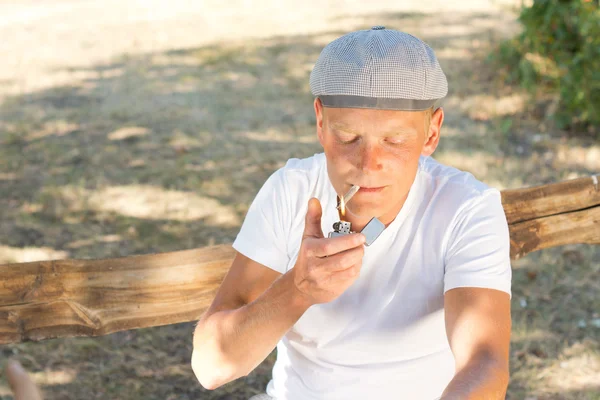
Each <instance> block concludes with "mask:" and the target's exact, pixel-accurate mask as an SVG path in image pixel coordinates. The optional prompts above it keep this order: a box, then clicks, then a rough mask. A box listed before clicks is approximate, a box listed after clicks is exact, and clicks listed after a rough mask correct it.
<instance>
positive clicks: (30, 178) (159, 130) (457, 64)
mask: <svg viewBox="0 0 600 400" xmlns="http://www.w3.org/2000/svg"><path fill="white" fill-rule="evenodd" d="M298 3H299V4H298V5H294V6H287V4H289V3H288V2H286V7H285V8H284V7H282V6H280V4H281V2H276V1H272V2H263V3H262V4H263V6H262V7H261V8H260V9H259V8H258V7H256V6H255V5H253V2H251V1H234V2H227V3H226V4H227V7H225V6H223V5H222V4H225V3H223V2H217V1H202V2H201V1H170V2H168V3H167V2H162V1H160V2H159V1H151V2H149V1H145V2H134V1H129V2H122V1H116V0H111V1H105V2H93V1H52V2H50V1H41V2H40V1H22V2H19V3H18V4H16V5H15V4H13V2H7V1H0V15H2V18H0V37H2V40H1V41H0V54H3V55H8V56H7V57H5V58H4V59H3V62H2V63H0V193H1V196H0V209H1V210H2V212H1V213H0V263H3V262H24V261H31V260H38V259H51V258H103V257H114V256H124V255H130V254H143V253H151V252H162V251H171V250H178V249H186V248H192V247H199V246H205V245H208V244H215V243H227V242H231V241H232V240H233V238H234V237H235V235H236V233H237V230H238V228H239V225H240V223H241V221H242V220H243V217H244V215H245V212H246V210H247V207H248V205H249V203H250V201H251V200H252V198H253V197H254V194H255V193H256V191H257V190H258V189H259V187H260V185H261V184H262V183H263V182H264V180H265V179H266V178H267V177H268V175H269V174H270V173H271V172H272V171H273V170H274V169H275V168H277V167H278V166H280V165H282V163H283V162H285V160H287V159H288V158H290V157H304V156H308V155H311V154H313V153H315V152H319V151H320V149H319V146H318V142H317V140H316V137H315V135H314V128H313V124H314V116H313V112H312V107H311V100H312V99H311V95H310V93H309V90H308V74H309V73H310V69H311V66H312V63H314V61H315V60H316V58H317V56H318V54H319V52H320V50H321V48H322V47H323V45H325V44H326V43H327V42H329V41H330V40H332V39H333V38H335V37H337V36H339V35H341V34H343V33H344V32H347V31H350V30H354V29H363V28H368V27H370V26H372V25H386V26H388V27H392V28H397V29H402V30H406V31H409V32H411V33H413V34H415V35H417V36H420V37H422V38H423V39H424V40H426V41H427V42H428V43H429V44H430V45H431V46H432V47H433V48H434V49H435V51H436V53H437V54H438V57H439V58H440V62H441V63H442V66H443V68H444V70H445V72H446V74H447V75H448V79H449V83H450V95H449V97H448V98H447V100H446V102H445V109H446V115H447V117H446V121H445V126H444V130H443V136H444V137H443V139H442V142H441V144H440V148H439V149H438V151H437V152H436V158H438V159H439V160H441V161H442V162H445V163H448V164H451V165H454V166H456V167H458V168H461V169H464V170H468V171H471V172H472V173H474V174H475V175H476V176H477V177H478V178H479V179H481V180H483V181H485V182H487V183H489V184H491V185H494V186H496V187H499V188H510V187H520V186H523V185H533V184H540V183H547V182H554V181H559V180H563V179H567V178H572V177H576V176H582V175H586V174H591V173H597V172H598V171H600V146H598V145H597V144H596V143H593V142H590V141H585V140H578V139H573V138H569V137H567V136H565V135H564V134H563V133H562V132H557V131H554V130H552V129H551V127H550V126H549V125H548V124H546V123H544V122H541V123H540V122H539V121H538V120H534V119H532V117H535V116H536V115H537V114H536V113H537V112H538V111H537V108H536V107H535V106H534V105H532V104H531V103H530V102H528V101H527V99H526V97H525V96H524V94H523V93H522V92H521V91H519V90H517V89H516V88H513V87H509V86H505V85H504V84H503V83H502V80H501V79H500V78H501V73H500V72H499V71H495V70H493V69H492V68H491V67H490V66H488V65H486V64H485V63H483V61H482V60H483V59H484V58H485V56H486V55H487V54H488V52H489V50H490V48H491V46H492V45H494V44H496V43H497V42H498V40H499V39H500V38H502V37H506V36H507V35H510V34H511V32H514V30H515V29H516V27H517V26H516V23H515V18H514V15H513V14H511V13H509V12H507V11H506V5H507V4H511V3H515V2H509V1H503V2H497V1H493V2H492V1H475V0H472V1H465V2H461V3H460V5H455V4H451V5H450V3H448V2H441V1H436V2H427V3H423V2H417V1H405V2H397V1H380V2H364V1H354V2H341V1H335V2H328V3H326V5H324V4H323V3H324V2H317V1H313V0H310V1H304V2H298ZM400 3H401V4H402V6H401V7H400V6H398V4H400ZM167 4H168V5H167ZM142 5H145V6H142ZM424 7H426V8H424ZM537 116H538V117H539V115H537ZM514 266H515V272H514V288H513V332H514V334H513V344H512V350H511V369H512V371H513V374H512V376H513V380H512V382H511V387H510V393H509V398H511V399H524V398H529V399H534V398H535V399H539V400H542V399H569V400H570V399H597V398H598V397H597V395H596V394H597V393H598V392H599V391H600V388H599V387H598V384H597V382H598V381H600V356H599V354H600V348H599V345H598V340H599V339H600V328H598V327H597V326H596V325H600V319H599V318H600V315H598V310H600V303H599V302H600V288H598V286H597V283H596V281H597V279H594V277H597V276H598V273H599V272H600V269H599V268H600V267H599V266H600V251H599V250H598V249H596V248H592V247H590V246H570V247H568V248H561V249H552V250H548V251H543V252H539V253H536V254H532V255H531V256H528V257H526V258H525V259H523V260H520V261H519V262H517V263H515V264H514ZM191 332H192V325H191V324H182V325H178V326H168V327H161V328H153V329H145V330H138V331H131V332H124V333H118V334H114V335H110V336H107V337H102V338H96V339H93V338H81V339H64V340H51V341H47V342H43V343H29V344H23V345H16V346H6V347H3V348H2V349H1V350H2V354H3V355H4V356H10V355H15V356H17V357H18V358H20V359H21V360H22V361H23V362H24V364H25V366H26V367H27V369H28V370H30V371H32V372H33V374H34V377H35V378H36V380H37V381H38V382H39V383H40V385H41V386H42V387H43V389H44V391H45V393H46V395H47V398H48V399H51V400H52V399H92V398H96V399H136V400H137V399H150V400H155V399H156V400H158V399H161V400H163V399H246V398H247V397H249V395H250V394H254V393H258V392H259V391H261V390H263V389H264V385H265V384H266V381H267V380H268V374H269V368H270V365H271V364H270V363H271V362H272V357H271V358H270V359H269V360H267V361H266V362H264V363H263V364H261V366H260V367H259V368H258V369H257V371H255V372H254V373H252V374H251V375H250V376H248V377H246V378H243V379H240V380H238V381H236V382H233V383H231V384H229V385H226V386H225V387H223V388H220V389H219V390H216V391H212V392H208V391H204V390H203V389H202V388H201V387H200V386H199V385H198V384H197V383H196V381H195V380H194V378H193V375H192V372H191V369H190V368H189V358H190V354H191ZM595 396H596V397H595ZM8 398H10V397H9V396H8V388H7V387H6V385H5V383H4V381H0V399H2V400H3V399H8Z"/></svg>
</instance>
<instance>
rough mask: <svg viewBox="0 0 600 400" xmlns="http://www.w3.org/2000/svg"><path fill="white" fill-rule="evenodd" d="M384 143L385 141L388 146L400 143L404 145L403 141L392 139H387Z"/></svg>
mask: <svg viewBox="0 0 600 400" xmlns="http://www.w3.org/2000/svg"><path fill="white" fill-rule="evenodd" d="M385 141H386V143H389V144H402V143H404V139H400V138H393V139H391V138H387V139H385Z"/></svg>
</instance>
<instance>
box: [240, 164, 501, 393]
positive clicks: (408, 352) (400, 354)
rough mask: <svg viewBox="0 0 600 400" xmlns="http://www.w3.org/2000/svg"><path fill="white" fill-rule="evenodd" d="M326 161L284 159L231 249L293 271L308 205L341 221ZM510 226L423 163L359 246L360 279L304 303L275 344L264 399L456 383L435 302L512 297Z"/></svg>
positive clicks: (496, 197)
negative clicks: (456, 293) (463, 291)
mask: <svg viewBox="0 0 600 400" xmlns="http://www.w3.org/2000/svg"><path fill="white" fill-rule="evenodd" d="M336 196H337V195H336V192H335V190H334V189H333V186H332V185H331V182H330V180H329V177H328V175H327V164H326V160H325V155H324V154H322V153H321V154H315V155H314V156H313V157H309V158H306V159H301V160H300V159H291V160H289V161H288V162H287V164H286V165H285V166H284V167H283V168H281V169H279V170H278V171H276V172H275V173H273V175H271V177H270V178H269V179H268V180H267V181H266V183H265V184H264V186H263V187H262V188H261V190H260V191H259V193H258V195H257V196H256V198H255V199H254V201H253V202H252V204H251V206H250V209H249V210H248V214H247V216H246V218H245V220H244V223H243V225H242V228H241V231H240V233H239V234H238V236H237V238H236V240H235V242H234V243H233V247H234V248H235V249H236V250H237V251H239V252H240V253H242V254H244V255H245V256H247V257H249V258H251V259H252V260H254V261H256V262H258V263H261V264H263V265H265V266H267V267H269V268H271V269H273V270H275V271H278V272H280V273H282V274H284V273H285V272H287V271H289V270H290V268H293V266H294V264H295V262H296V259H297V256H298V251H299V248H300V243H301V240H302V233H303V231H304V218H305V215H306V210H307V206H308V200H309V199H310V198H311V197H316V198H318V199H319V200H320V202H321V206H322V208H323V218H322V228H323V232H324V235H325V236H326V237H327V234H328V232H330V231H331V230H332V225H333V223H334V222H335V221H336V220H338V214H337V211H336V209H335V206H336V200H337V198H336ZM509 249H510V242H509V232H508V224H507V222H506V217H505V214H504V209H503V208H502V204H501V200H500V192H499V191H498V190H497V189H493V188H489V187H488V186H486V185H485V184H483V183H482V182H480V181H478V180H477V179H475V178H474V177H473V175H471V174H469V173H466V172H463V171H460V170H457V169H455V168H451V167H447V166H445V165H442V164H440V163H438V162H437V161H435V160H434V159H432V158H430V157H421V158H420V160H419V169H418V172H417V175H416V178H415V181H414V183H413V185H412V186H411V189H410V192H409V195H408V198H407V200H406V202H405V204H404V206H403V207H402V209H401V210H400V212H399V213H398V215H397V216H396V218H395V219H394V221H393V222H392V223H391V224H390V225H389V226H388V227H387V228H386V229H385V230H384V231H383V233H382V234H381V235H380V236H379V238H378V239H377V240H376V241H375V243H373V244H372V245H371V246H369V247H365V254H364V258H363V265H362V269H361V272H360V276H359V277H358V278H357V279H356V281H355V282H354V284H353V285H352V286H350V287H349V288H348V289H347V290H346V291H345V292H344V293H343V294H342V295H341V296H339V297H338V298H337V299H336V300H334V301H332V302H330V303H325V304H318V305H313V306H312V307H310V308H309V309H308V310H307V311H306V312H305V313H304V315H303V316H302V317H301V318H300V319H299V320H298V321H297V322H296V324H295V325H294V326H293V327H292V328H291V329H290V330H289V331H288V332H287V333H286V334H285V336H284V337H283V338H282V339H281V340H280V341H279V343H278V345H277V361H276V363H275V365H274V367H273V377H272V380H271V381H270V382H269V384H268V386H267V394H269V395H271V396H273V397H274V398H275V399H277V400H313V399H314V400H317V399H318V400H322V399H327V400H338V399H339V400H353V399H356V400H359V399H360V400H364V399H411V400H419V399H425V400H432V399H434V398H437V397H439V396H440V395H441V394H442V392H443V391H444V389H445V387H446V386H447V385H448V383H449V382H450V380H451V379H452V377H453V375H454V370H455V369H454V358H453V355H452V352H451V350H450V346H449V344H448V339H447V337H446V330H445V325H444V293H445V291H447V290H449V289H452V288H456V287H465V286H468V287H483V288H492V289H497V290H501V291H505V292H507V293H509V294H510V285H511V266H510V257H509Z"/></svg>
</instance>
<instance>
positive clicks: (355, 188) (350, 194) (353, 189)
mask: <svg viewBox="0 0 600 400" xmlns="http://www.w3.org/2000/svg"><path fill="white" fill-rule="evenodd" d="M359 189H360V186H356V185H352V187H351V188H350V190H348V191H347V192H346V194H345V195H344V204H348V202H349V201H350V199H351V198H352V197H353V196H354V195H355V194H356V192H358V190H359ZM336 208H337V209H338V210H339V209H340V204H338V206H337V207H336Z"/></svg>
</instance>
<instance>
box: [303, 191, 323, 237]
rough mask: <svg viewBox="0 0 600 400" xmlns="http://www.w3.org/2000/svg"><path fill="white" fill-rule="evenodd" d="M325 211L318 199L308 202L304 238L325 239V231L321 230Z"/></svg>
mask: <svg viewBox="0 0 600 400" xmlns="http://www.w3.org/2000/svg"><path fill="white" fill-rule="evenodd" d="M322 215H323V210H322V209H321V203H320V202H319V200H318V199H316V198H314V197H313V198H312V199H310V200H309V201H308V209H307V210H306V218H305V220H304V235H303V237H305V238H306V237H312V238H317V239H320V238H323V237H324V236H323V229H321V216H322Z"/></svg>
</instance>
